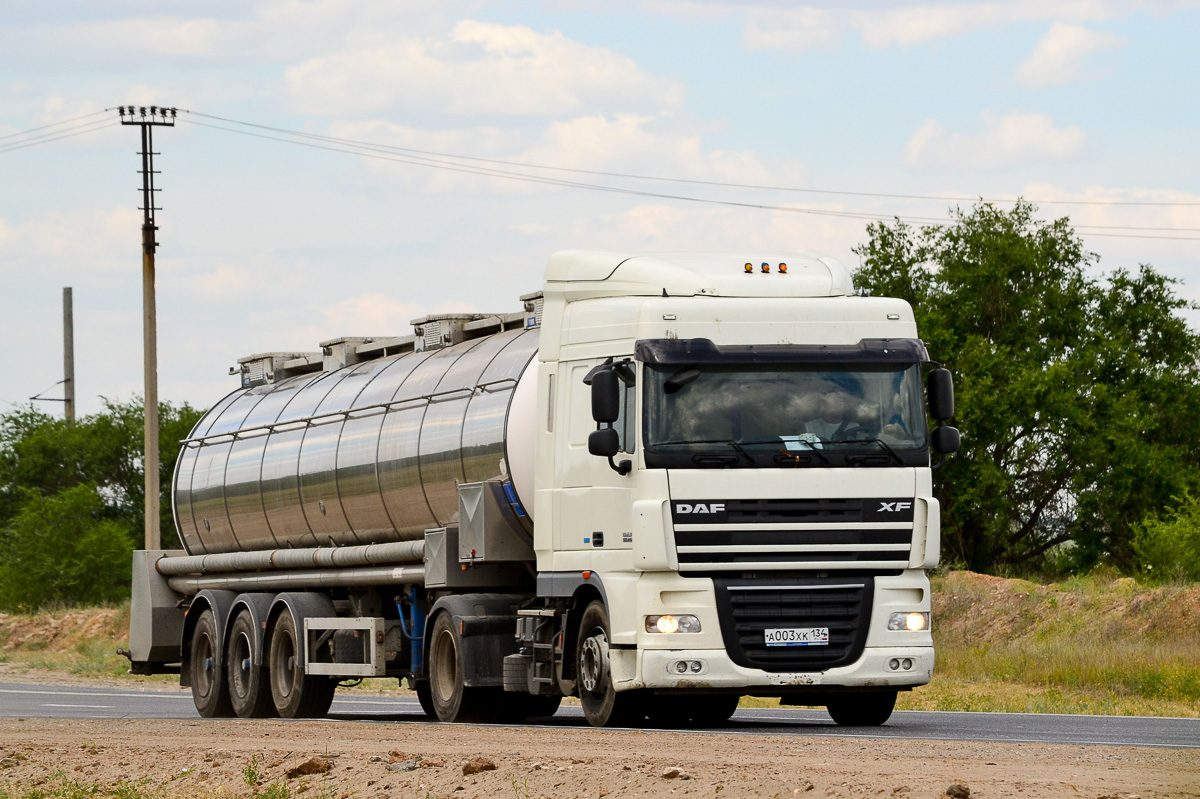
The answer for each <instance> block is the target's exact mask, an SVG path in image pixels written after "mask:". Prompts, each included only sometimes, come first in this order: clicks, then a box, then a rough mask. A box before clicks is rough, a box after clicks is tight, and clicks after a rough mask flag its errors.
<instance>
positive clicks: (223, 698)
mask: <svg viewBox="0 0 1200 799" xmlns="http://www.w3.org/2000/svg"><path fill="white" fill-rule="evenodd" d="M219 642H220V638H219V637H218V636H217V617H216V616H215V615H213V612H212V610H205V611H204V612H202V613H201V614H200V618H198V619H196V627H195V628H194V629H193V630H192V649H191V661H190V664H189V668H190V669H191V673H192V701H193V702H195V703H196V710H197V711H199V712H200V715H201V716H203V717H204V718H206V719H223V718H229V717H230V716H232V715H233V705H232V704H230V701H229V687H228V686H227V685H226V684H225V675H224V671H225V669H224V668H223V666H222V664H221V658H220V657H219V656H218V655H217V653H218V652H220V651H221V647H220V643H219Z"/></svg>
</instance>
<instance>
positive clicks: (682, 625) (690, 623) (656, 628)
mask: <svg viewBox="0 0 1200 799" xmlns="http://www.w3.org/2000/svg"><path fill="white" fill-rule="evenodd" d="M646 632H648V633H664V634H667V635H670V634H671V633H698V632H700V620H699V619H697V618H696V617H695V616H672V615H671V614H669V613H668V614H666V615H665V616H647V617H646Z"/></svg>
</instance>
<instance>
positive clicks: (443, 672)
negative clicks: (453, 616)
mask: <svg viewBox="0 0 1200 799" xmlns="http://www.w3.org/2000/svg"><path fill="white" fill-rule="evenodd" d="M456 655H457V653H456V652H455V650H454V635H453V634H452V633H451V632H450V631H449V630H442V631H440V633H439V634H438V637H437V638H436V639H435V640H434V642H433V673H432V674H431V675H430V676H431V677H432V678H433V679H432V680H431V681H430V682H431V683H432V685H431V687H432V689H433V693H434V694H435V695H436V696H437V699H438V701H439V702H441V703H442V704H447V703H449V702H450V701H451V700H452V699H453V698H454V687H455V685H457V684H458V658H457V656H456Z"/></svg>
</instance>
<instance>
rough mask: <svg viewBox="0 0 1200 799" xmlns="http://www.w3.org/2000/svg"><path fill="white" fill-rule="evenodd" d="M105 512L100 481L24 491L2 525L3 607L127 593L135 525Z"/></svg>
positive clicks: (88, 601) (91, 600)
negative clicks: (49, 491)
mask: <svg viewBox="0 0 1200 799" xmlns="http://www.w3.org/2000/svg"><path fill="white" fill-rule="evenodd" d="M105 513H106V507H105V503H104V500H103V498H102V497H101V496H100V493H99V491H97V489H96V487H95V486H93V485H78V486H74V487H73V488H67V489H64V490H62V491H60V492H58V493H57V494H55V495H54V496H49V497H47V496H43V495H41V494H40V493H38V492H37V491H33V490H29V489H25V490H23V491H22V497H21V502H20V505H19V507H18V510H17V512H16V515H14V516H13V517H12V519H11V520H10V521H9V523H8V524H7V525H6V526H5V527H4V528H3V529H2V530H0V610H5V611H28V610H32V609H35V608H40V607H45V606H47V605H51V604H60V605H94V604H99V603H104V602H113V601H117V600H120V599H122V598H123V597H125V596H128V594H129V581H130V568H131V567H130V553H131V552H132V551H133V546H134V536H133V531H132V530H130V528H129V526H128V525H127V524H123V523H121V522H120V521H116V520H113V519H111V518H105Z"/></svg>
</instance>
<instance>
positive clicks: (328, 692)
mask: <svg viewBox="0 0 1200 799" xmlns="http://www.w3.org/2000/svg"><path fill="white" fill-rule="evenodd" d="M301 646H302V643H301V641H300V635H299V634H298V633H297V631H296V620H295V619H294V618H292V614H291V613H288V612H287V611H284V612H283V613H280V614H279V616H278V617H277V618H276V619H275V627H274V629H273V630H272V631H271V649H270V657H269V658H268V663H269V669H268V674H269V676H270V683H271V698H272V699H273V700H274V703H275V710H277V711H278V712H279V715H280V716H282V717H283V718H285V719H312V718H318V717H320V716H324V715H325V714H326V713H328V712H329V706H330V705H331V704H332V703H333V692H334V690H335V689H336V688H337V683H335V682H333V681H332V680H330V679H329V678H328V677H325V676H322V675H317V674H305V673H304V665H303V664H302V663H301V662H300V652H301V649H300V647H301Z"/></svg>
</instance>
